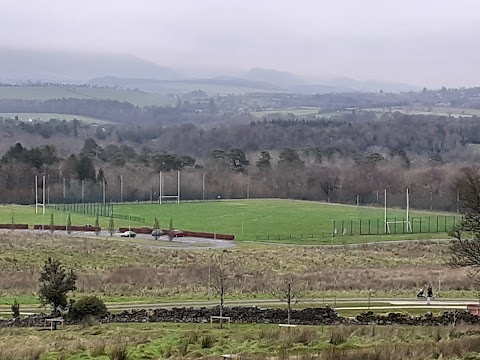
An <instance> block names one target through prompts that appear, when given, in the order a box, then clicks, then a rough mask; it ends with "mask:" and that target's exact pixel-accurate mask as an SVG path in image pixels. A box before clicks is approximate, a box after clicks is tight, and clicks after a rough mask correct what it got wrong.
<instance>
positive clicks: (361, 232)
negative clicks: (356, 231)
mask: <svg viewBox="0 0 480 360" xmlns="http://www.w3.org/2000/svg"><path fill="white" fill-rule="evenodd" d="M359 222H360V235H363V234H362V219H360V220H359Z"/></svg>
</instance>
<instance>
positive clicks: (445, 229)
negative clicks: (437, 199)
mask: <svg viewBox="0 0 480 360" xmlns="http://www.w3.org/2000/svg"><path fill="white" fill-rule="evenodd" d="M443 231H445V232H447V215H445V228H444V230H443Z"/></svg>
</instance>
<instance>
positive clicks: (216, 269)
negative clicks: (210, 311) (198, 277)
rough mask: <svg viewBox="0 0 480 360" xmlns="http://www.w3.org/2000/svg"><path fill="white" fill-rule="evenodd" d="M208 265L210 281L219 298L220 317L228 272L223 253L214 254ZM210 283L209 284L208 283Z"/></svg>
mask: <svg viewBox="0 0 480 360" xmlns="http://www.w3.org/2000/svg"><path fill="white" fill-rule="evenodd" d="M212 260H213V261H212V265H211V266H210V276H209V278H210V281H211V284H212V288H213V289H214V291H215V292H216V294H217V295H218V297H219V300H220V317H222V316H223V304H224V301H225V292H226V290H227V283H228V272H227V265H226V259H225V257H224V253H223V252H221V253H218V254H215V255H214V256H213V258H212ZM209 285H210V284H209ZM220 327H222V319H221V318H220Z"/></svg>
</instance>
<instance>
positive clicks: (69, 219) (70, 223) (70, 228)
mask: <svg viewBox="0 0 480 360" xmlns="http://www.w3.org/2000/svg"><path fill="white" fill-rule="evenodd" d="M71 232H72V217H71V215H70V213H68V216H67V234H70V233H71Z"/></svg>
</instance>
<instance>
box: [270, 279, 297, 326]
mask: <svg viewBox="0 0 480 360" xmlns="http://www.w3.org/2000/svg"><path fill="white" fill-rule="evenodd" d="M275 295H276V296H277V297H278V298H279V300H280V301H282V302H285V303H287V324H288V325H290V318H291V313H292V305H293V306H294V305H296V304H298V302H299V291H298V279H297V278H296V277H295V276H294V275H287V276H286V277H285V279H284V280H283V282H282V284H281V285H280V286H279V288H278V289H277V291H276V292H275Z"/></svg>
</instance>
